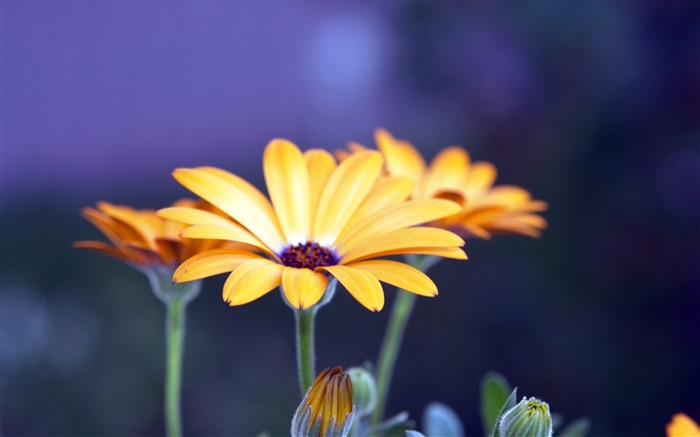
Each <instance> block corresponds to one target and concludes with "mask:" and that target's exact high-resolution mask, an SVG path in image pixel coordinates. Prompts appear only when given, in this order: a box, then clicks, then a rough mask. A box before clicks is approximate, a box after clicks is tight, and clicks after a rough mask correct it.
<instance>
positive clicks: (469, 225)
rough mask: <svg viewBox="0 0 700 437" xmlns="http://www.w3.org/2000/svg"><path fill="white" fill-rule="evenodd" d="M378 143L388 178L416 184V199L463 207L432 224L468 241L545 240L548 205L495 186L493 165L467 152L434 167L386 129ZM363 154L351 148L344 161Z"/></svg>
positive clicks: (457, 150)
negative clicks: (500, 237)
mask: <svg viewBox="0 0 700 437" xmlns="http://www.w3.org/2000/svg"><path fill="white" fill-rule="evenodd" d="M375 140H376V143H377V148H378V149H379V150H380V151H381V152H382V154H383V155H384V159H385V161H386V164H385V167H386V171H387V173H388V174H390V175H395V176H404V177H408V178H410V179H411V180H412V181H413V182H414V187H413V192H412V197H413V198H414V199H430V198H435V199H449V200H452V201H454V202H456V203H458V204H459V205H460V206H461V210H460V211H459V212H458V213H456V214H454V215H452V216H449V217H445V218H442V219H440V220H436V221H433V222H431V225H433V226H438V227H441V228H444V229H450V230H453V231H454V232H457V233H458V234H460V235H462V236H464V237H472V236H474V237H479V238H484V239H488V238H490V237H491V235H492V234H494V233H513V234H522V235H527V236H530V237H539V236H540V235H541V233H542V230H543V229H544V228H546V227H547V221H546V220H545V219H544V218H542V217H541V216H540V215H538V214H537V213H538V212H542V211H544V210H546V209H547V203H546V202H543V201H541V200H533V199H532V196H531V195H530V193H529V192H528V191H527V190H525V189H524V188H521V187H518V186H514V185H497V186H494V183H495V181H496V174H497V171H496V167H495V166H494V165H493V164H491V163H489V162H474V163H472V162H471V158H470V156H469V153H468V152H467V151H466V150H464V149H463V148H461V147H456V146H453V147H448V148H446V149H444V150H442V151H441V152H440V153H439V154H438V155H437V156H436V157H435V158H434V159H433V161H432V162H431V163H430V165H429V166H428V165H427V164H426V162H425V159H424V158H423V156H422V155H421V154H420V153H419V152H418V150H416V148H415V147H414V146H413V145H412V144H410V143H409V142H407V141H404V140H398V139H396V138H394V137H393V136H392V135H391V134H390V133H389V132H387V131H386V130H384V129H378V130H377V131H376V132H375ZM361 150H366V149H365V148H364V147H363V146H361V145H359V144H356V143H351V144H350V145H349V152H347V151H342V152H340V153H339V155H338V156H339V158H340V159H343V158H346V157H348V156H350V155H351V154H352V153H357V152H358V151H361Z"/></svg>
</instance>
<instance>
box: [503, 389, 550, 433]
mask: <svg viewBox="0 0 700 437" xmlns="http://www.w3.org/2000/svg"><path fill="white" fill-rule="evenodd" d="M498 435H499V436H500V437H551V435H552V416H551V415H550V413H549V405H547V403H546V402H542V401H540V400H539V399H536V398H530V399H527V398H525V397H523V399H522V400H521V401H520V402H519V403H518V404H517V405H516V406H514V407H513V408H511V409H510V410H508V411H506V412H505V413H503V416H501V419H500V421H499V424H498Z"/></svg>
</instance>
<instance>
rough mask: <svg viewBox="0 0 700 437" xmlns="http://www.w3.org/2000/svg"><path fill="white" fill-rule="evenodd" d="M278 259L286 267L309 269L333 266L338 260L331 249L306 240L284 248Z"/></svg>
mask: <svg viewBox="0 0 700 437" xmlns="http://www.w3.org/2000/svg"><path fill="white" fill-rule="evenodd" d="M280 260H281V261H282V264H284V265H285V266H287V267H295V268H298V269H303V268H306V269H311V270H313V269H315V268H316V267H327V266H334V265H336V264H338V261H340V260H339V259H338V256H337V255H336V254H335V253H334V252H333V251H332V250H330V249H327V248H325V247H323V246H320V245H319V244H318V243H314V242H308V241H307V242H306V243H300V244H297V245H296V246H288V247H287V248H285V249H284V251H283V252H282V255H281V256H280Z"/></svg>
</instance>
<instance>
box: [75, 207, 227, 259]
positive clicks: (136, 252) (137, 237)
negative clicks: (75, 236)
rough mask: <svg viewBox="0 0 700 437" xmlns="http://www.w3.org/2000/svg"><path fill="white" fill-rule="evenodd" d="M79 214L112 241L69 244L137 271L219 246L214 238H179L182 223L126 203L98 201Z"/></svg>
mask: <svg viewBox="0 0 700 437" xmlns="http://www.w3.org/2000/svg"><path fill="white" fill-rule="evenodd" d="M173 206H174V207H178V208H181V207H190V208H202V209H203V210H208V211H212V212H210V213H212V214H215V212H213V211H215V210H214V208H213V207H211V205H205V202H201V201H200V202H196V201H194V200H189V199H183V200H180V201H177V202H175V203H174V204H173ZM82 216H83V217H85V219H87V220H88V221H89V222H90V223H92V224H93V225H95V227H96V228H97V229H99V230H100V231H101V232H102V233H103V234H104V235H105V236H106V237H107V238H108V239H109V241H110V242H111V243H112V244H109V243H105V242H102V241H78V242H75V243H73V247H75V248H78V249H91V250H96V251H98V252H102V253H104V254H107V255H110V256H112V257H114V258H117V259H119V260H121V261H124V262H125V263H127V264H131V265H133V266H134V267H137V268H139V269H141V270H143V269H152V268H162V267H171V268H174V267H175V266H176V265H178V264H180V263H181V262H182V261H184V260H186V259H187V258H189V257H191V256H193V255H195V254H197V253H199V252H201V251H204V250H208V249H212V248H214V247H220V246H222V242H220V241H215V240H182V239H181V238H180V232H182V230H183V229H185V227H186V225H183V224H181V223H178V222H174V221H171V220H166V219H163V218H161V217H159V216H158V215H157V213H156V211H155V210H152V209H141V210H137V209H134V208H131V207H128V206H118V205H113V204H111V203H108V202H98V203H97V208H89V207H86V208H83V210H82Z"/></svg>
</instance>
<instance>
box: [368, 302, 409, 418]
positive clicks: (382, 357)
mask: <svg viewBox="0 0 700 437" xmlns="http://www.w3.org/2000/svg"><path fill="white" fill-rule="evenodd" d="M397 293H398V294H397V295H396V299H395V300H394V305H393V307H392V308H391V316H390V317H389V325H388V326H387V330H386V333H385V334H384V341H383V342H382V348H381V349H380V353H379V359H378V361H377V404H376V406H375V407H374V411H373V412H372V416H371V418H370V423H371V424H372V425H378V424H379V422H381V421H382V419H383V418H384V408H385V407H386V398H387V395H388V393H389V384H390V383H391V378H392V375H393V373H394V367H395V366H396V358H397V357H398V355H399V349H400V348H401V342H402V340H403V334H404V331H405V330H406V325H407V324H408V319H409V318H410V316H411V312H413V307H414V305H415V303H416V297H417V296H416V295H415V294H413V293H409V292H407V291H404V290H397Z"/></svg>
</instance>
